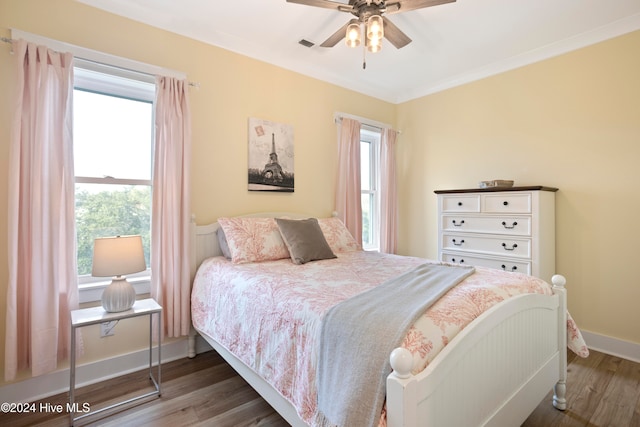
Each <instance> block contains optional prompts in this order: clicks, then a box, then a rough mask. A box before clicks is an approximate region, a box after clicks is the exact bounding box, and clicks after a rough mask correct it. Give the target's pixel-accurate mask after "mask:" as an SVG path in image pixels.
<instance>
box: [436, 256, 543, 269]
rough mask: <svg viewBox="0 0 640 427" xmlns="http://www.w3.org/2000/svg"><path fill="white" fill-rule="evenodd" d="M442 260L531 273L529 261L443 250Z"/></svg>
mask: <svg viewBox="0 0 640 427" xmlns="http://www.w3.org/2000/svg"><path fill="white" fill-rule="evenodd" d="M442 261H446V262H450V263H452V264H460V265H477V266H480V267H487V268H495V269H496V270H504V271H512V272H517V273H524V274H531V263H530V262H526V261H513V260H501V259H493V258H481V257H478V256H473V255H468V254H459V253H457V254H456V253H448V252H444V253H443V254H442Z"/></svg>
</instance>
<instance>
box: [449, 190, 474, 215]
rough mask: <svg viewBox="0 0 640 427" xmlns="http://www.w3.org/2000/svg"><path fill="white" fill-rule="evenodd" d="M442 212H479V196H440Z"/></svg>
mask: <svg viewBox="0 0 640 427" xmlns="http://www.w3.org/2000/svg"><path fill="white" fill-rule="evenodd" d="M441 201H442V211H443V212H480V196H479V195H473V194H471V195H462V194H455V195H454V194H452V195H447V196H442V199H441Z"/></svg>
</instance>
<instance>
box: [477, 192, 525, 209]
mask: <svg viewBox="0 0 640 427" xmlns="http://www.w3.org/2000/svg"><path fill="white" fill-rule="evenodd" d="M482 212H486V213H531V193H496V194H483V195H482Z"/></svg>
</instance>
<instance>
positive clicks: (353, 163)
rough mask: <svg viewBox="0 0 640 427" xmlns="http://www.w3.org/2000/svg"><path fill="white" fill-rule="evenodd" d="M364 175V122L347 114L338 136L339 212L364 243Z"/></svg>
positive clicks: (355, 236)
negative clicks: (362, 157)
mask: <svg viewBox="0 0 640 427" xmlns="http://www.w3.org/2000/svg"><path fill="white" fill-rule="evenodd" d="M360 178H361V177H360V122H358V121H357V120H353V119H349V118H343V119H342V121H341V124H340V135H339V137H338V180H337V188H336V212H337V213H338V218H340V219H341V220H342V222H344V225H345V226H346V227H347V230H349V231H350V232H351V234H352V235H353V237H354V238H355V239H356V241H357V242H358V244H359V245H360V246H362V195H361V187H360Z"/></svg>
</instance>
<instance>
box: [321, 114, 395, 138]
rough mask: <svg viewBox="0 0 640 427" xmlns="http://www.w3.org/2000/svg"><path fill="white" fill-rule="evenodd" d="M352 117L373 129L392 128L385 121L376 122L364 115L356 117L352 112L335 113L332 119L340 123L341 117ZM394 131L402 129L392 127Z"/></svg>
mask: <svg viewBox="0 0 640 427" xmlns="http://www.w3.org/2000/svg"><path fill="white" fill-rule="evenodd" d="M343 118H345V119H353V120H357V121H359V122H360V123H361V124H362V125H364V126H369V127H372V128H375V129H380V130H382V129H393V126H391V125H388V124H386V123H382V122H377V121H375V120H370V119H367V118H365V117H358V116H354V115H353V114H346V113H335V114H334V116H333V120H334V122H335V123H336V124H340V122H342V119H343ZM393 130H395V131H396V132H398V134H401V133H402V131H399V130H396V129H393Z"/></svg>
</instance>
